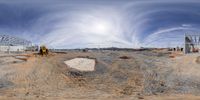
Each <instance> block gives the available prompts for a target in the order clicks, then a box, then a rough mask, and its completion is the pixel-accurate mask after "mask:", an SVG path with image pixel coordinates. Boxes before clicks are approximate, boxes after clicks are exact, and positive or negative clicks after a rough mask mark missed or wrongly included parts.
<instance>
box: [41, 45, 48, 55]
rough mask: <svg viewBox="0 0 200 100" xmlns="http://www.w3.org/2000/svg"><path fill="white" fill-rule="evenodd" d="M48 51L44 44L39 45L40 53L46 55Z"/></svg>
mask: <svg viewBox="0 0 200 100" xmlns="http://www.w3.org/2000/svg"><path fill="white" fill-rule="evenodd" d="M48 53H49V50H48V48H47V47H46V46H44V45H43V46H40V52H39V54H40V55H42V56H44V55H46V56H47V55H48Z"/></svg>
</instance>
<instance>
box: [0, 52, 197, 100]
mask: <svg viewBox="0 0 200 100" xmlns="http://www.w3.org/2000/svg"><path fill="white" fill-rule="evenodd" d="M73 58H89V59H94V60H95V70H94V71H78V70H76V69H72V68H69V66H67V65H66V64H65V63H64V61H67V60H70V59H73ZM199 71H200V54H187V55H183V54H182V53H171V52H169V51H167V50H144V51H88V52H81V51H67V52H64V53H50V54H49V55H48V56H40V55H37V54H33V53H24V54H9V55H8V54H5V53H0V100H78V99H84V100H93V99H97V100H199V99H200V78H199V77H200V73H199Z"/></svg>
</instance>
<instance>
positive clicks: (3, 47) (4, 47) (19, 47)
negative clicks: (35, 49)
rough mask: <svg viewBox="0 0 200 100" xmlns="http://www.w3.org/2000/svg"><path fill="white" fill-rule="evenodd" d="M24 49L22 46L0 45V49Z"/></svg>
mask: <svg viewBox="0 0 200 100" xmlns="http://www.w3.org/2000/svg"><path fill="white" fill-rule="evenodd" d="M9 48H10V51H24V50H25V48H24V47H23V46H10V47H9V46H0V51H8V50H9Z"/></svg>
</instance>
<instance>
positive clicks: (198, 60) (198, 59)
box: [196, 56, 200, 64]
mask: <svg viewBox="0 0 200 100" xmlns="http://www.w3.org/2000/svg"><path fill="white" fill-rule="evenodd" d="M196 63H198V64H200V56H199V57H197V58H196Z"/></svg>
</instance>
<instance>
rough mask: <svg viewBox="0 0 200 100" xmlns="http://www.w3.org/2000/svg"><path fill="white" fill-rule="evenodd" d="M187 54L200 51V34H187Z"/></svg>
mask: <svg viewBox="0 0 200 100" xmlns="http://www.w3.org/2000/svg"><path fill="white" fill-rule="evenodd" d="M184 38H185V50H184V51H185V54H187V53H195V52H200V34H185V37H184Z"/></svg>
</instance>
